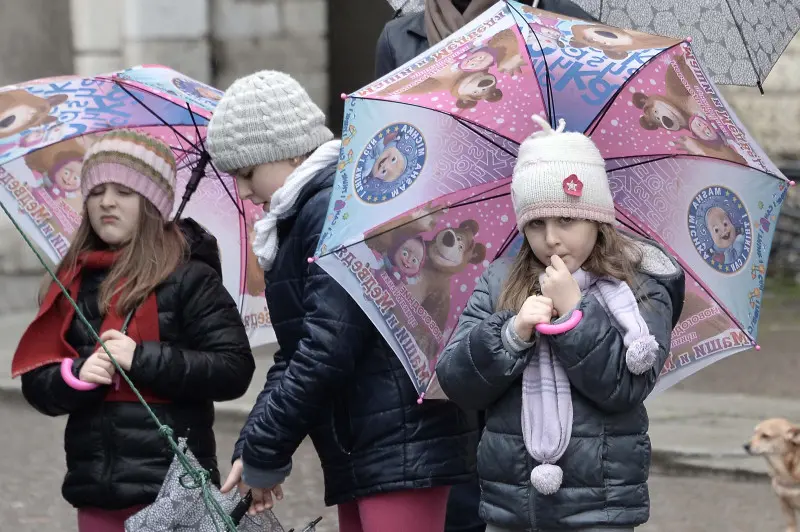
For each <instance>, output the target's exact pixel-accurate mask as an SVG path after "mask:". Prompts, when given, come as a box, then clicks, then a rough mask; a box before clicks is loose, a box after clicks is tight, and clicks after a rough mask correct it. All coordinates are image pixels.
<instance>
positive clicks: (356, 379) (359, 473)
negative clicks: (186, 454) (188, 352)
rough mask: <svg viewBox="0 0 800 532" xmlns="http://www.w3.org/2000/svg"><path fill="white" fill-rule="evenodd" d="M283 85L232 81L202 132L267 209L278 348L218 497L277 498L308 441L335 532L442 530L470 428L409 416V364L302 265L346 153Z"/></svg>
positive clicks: (311, 109)
mask: <svg viewBox="0 0 800 532" xmlns="http://www.w3.org/2000/svg"><path fill="white" fill-rule="evenodd" d="M324 122H325V116H324V115H323V113H322V111H321V110H320V109H319V108H318V107H317V106H316V105H315V104H314V103H313V102H312V101H311V99H310V98H309V96H308V94H307V93H306V91H305V90H303V88H302V87H301V86H300V85H299V84H298V83H297V82H296V81H295V80H294V79H292V78H291V77H290V76H289V75H287V74H284V73H281V72H275V71H262V72H257V73H255V74H252V75H250V76H247V77H244V78H242V79H239V80H237V81H236V82H234V83H233V85H231V87H230V88H229V89H228V90H227V91H226V93H225V95H224V96H223V98H222V100H221V101H220V102H219V104H218V106H217V109H216V111H215V113H214V116H213V117H212V119H211V123H210V124H209V128H208V147H209V151H210V153H211V156H212V161H213V163H214V164H215V165H216V166H217V168H219V169H221V170H224V171H226V172H229V173H231V174H233V175H235V176H236V181H237V184H238V190H239V194H240V196H241V197H242V198H243V199H248V200H250V201H253V202H255V203H256V204H259V205H263V206H264V216H263V218H261V220H259V221H258V222H256V224H255V227H254V229H255V233H256V236H255V239H254V243H253V251H254V252H255V254H256V256H257V257H258V261H259V264H260V265H261V266H262V268H264V270H265V281H266V287H267V288H266V298H267V305H268V307H269V313H270V318H271V322H272V326H273V328H274V330H275V335H276V336H277V340H278V346H279V350H278V352H277V353H276V354H275V364H274V365H273V366H272V367H271V368H270V370H269V373H268V374H267V376H266V383H265V384H264V390H263V391H262V392H261V394H260V395H259V397H258V399H257V400H256V404H255V406H254V407H253V410H252V412H251V414H250V416H249V419H248V420H247V422H246V424H245V426H244V428H243V429H242V431H241V437H240V438H239V441H238V442H237V444H236V448H235V450H234V454H233V466H232V469H231V473H230V475H229V476H228V479H227V481H226V482H225V484H224V485H223V487H222V490H223V491H229V490H231V489H233V488H234V487H237V486H238V488H239V489H240V491H242V492H246V491H247V490H250V491H251V492H252V493H253V500H254V503H253V507H252V508H251V511H252V512H257V511H261V510H263V509H264V508H265V507H270V506H271V505H272V504H273V497H275V498H277V499H281V498H282V497H283V493H282V490H281V483H282V482H283V481H284V479H285V478H286V477H287V476H288V475H289V474H290V472H291V468H292V455H293V454H294V452H295V450H296V449H297V447H298V445H300V443H301V442H302V441H303V440H304V439H305V437H306V436H310V437H311V440H312V442H313V443H314V446H315V448H316V450H317V453H318V454H319V457H320V461H321V463H322V471H323V474H324V477H325V501H326V503H327V504H328V505H338V506H339V508H338V510H339V530H341V531H343V532H406V531H409V530H414V531H416V532H442V530H443V529H444V521H445V511H446V505H447V497H448V493H449V489H450V486H451V485H453V484H457V483H465V482H469V481H470V480H471V479H472V478H474V471H475V464H474V456H470V454H469V453H468V452H467V451H466V449H468V448H469V446H470V442H471V441H472V442H473V443H474V441H475V438H476V437H477V433H476V431H474V430H473V427H474V424H473V423H470V420H469V416H467V415H466V414H464V413H463V412H461V411H460V410H459V409H458V407H457V406H456V405H454V404H453V403H448V402H444V401H425V402H424V403H423V404H422V405H418V404H417V401H416V399H417V395H416V393H415V389H414V387H413V385H412V383H411V381H410V380H409V379H408V377H407V376H406V373H405V370H404V369H403V365H402V364H401V362H400V360H399V359H398V357H397V356H396V355H395V354H394V353H393V352H392V350H391V348H390V347H389V346H388V345H387V344H386V342H385V341H384V340H383V338H382V336H381V334H380V333H379V332H378V331H377V329H376V328H375V327H374V326H373V325H372V323H371V322H370V320H369V318H367V316H366V315H365V314H364V312H363V311H362V310H361V308H360V307H359V305H358V303H357V302H356V301H355V300H354V299H353V298H352V297H351V296H350V295H349V294H348V293H347V291H346V290H345V289H344V288H342V286H341V285H339V283H338V282H336V281H335V280H334V279H333V278H331V277H330V276H328V275H327V274H326V273H325V271H323V270H322V269H321V268H320V267H319V266H318V265H317V264H315V263H313V262H312V263H310V262H309V261H308V258H309V257H311V256H312V255H313V253H314V250H315V249H316V247H317V242H318V240H319V236H320V233H321V232H322V228H323V225H324V222H325V216H326V215H327V211H328V204H329V203H330V198H331V192H332V186H333V181H334V177H335V175H336V167H337V164H338V158H339V148H340V146H341V142H340V141H338V140H332V139H333V134H332V133H331V132H330V131H329V130H328V128H327V127H325V124H324Z"/></svg>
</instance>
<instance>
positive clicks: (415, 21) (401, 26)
mask: <svg viewBox="0 0 800 532" xmlns="http://www.w3.org/2000/svg"><path fill="white" fill-rule="evenodd" d="M522 3H523V4H528V5H531V1H530V0H527V1H523V2H522ZM537 7H538V8H539V9H544V10H546V11H551V12H553V13H558V14H560V15H566V16H568V17H574V18H580V19H583V20H594V19H593V18H592V16H591V15H589V14H588V13H587V12H586V11H584V10H583V9H581V8H580V7H578V6H577V5H575V4H574V3H573V2H571V1H570V0H540V1H539V4H538V6H537ZM428 47H429V46H428V36H427V34H426V33H425V14H424V13H413V14H411V15H405V16H398V17H395V18H393V19H392V20H390V21H389V22H387V23H386V25H385V26H384V27H383V31H382V32H381V35H380V37H378V45H377V50H376V53H375V77H376V78H380V77H383V76H385V75H386V74H388V73H389V72H391V71H392V70H394V69H395V68H397V67H399V66H400V65H403V64H405V63H407V62H408V61H410V60H412V59H414V58H415V57H417V56H418V55H419V54H421V53H422V52H424V51H425V50H427V49H428Z"/></svg>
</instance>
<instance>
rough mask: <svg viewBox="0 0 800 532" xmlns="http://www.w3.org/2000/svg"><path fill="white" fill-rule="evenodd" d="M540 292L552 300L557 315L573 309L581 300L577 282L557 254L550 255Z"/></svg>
mask: <svg viewBox="0 0 800 532" xmlns="http://www.w3.org/2000/svg"><path fill="white" fill-rule="evenodd" d="M542 294H543V295H545V296H547V297H549V298H550V299H552V300H553V307H554V308H555V309H556V311H557V312H558V315H559V316H563V315H565V314H567V313H568V312H569V311H570V310H572V309H574V308H575V307H576V306H578V303H579V302H580V300H581V289H580V287H579V286H578V282H577V281H576V280H575V278H574V277H572V274H571V273H570V271H569V268H567V265H566V264H564V261H563V260H561V257H559V256H558V255H553V256H552V257H550V266H548V267H547V268H546V269H545V270H544V278H543V279H542Z"/></svg>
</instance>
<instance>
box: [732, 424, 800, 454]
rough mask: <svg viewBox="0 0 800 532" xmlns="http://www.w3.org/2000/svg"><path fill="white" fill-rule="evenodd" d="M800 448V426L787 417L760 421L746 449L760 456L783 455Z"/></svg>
mask: <svg viewBox="0 0 800 532" xmlns="http://www.w3.org/2000/svg"><path fill="white" fill-rule="evenodd" d="M798 448H800V427H798V426H797V425H794V424H792V423H791V422H789V421H788V420H786V419H782V418H771V419H767V420H764V421H762V422H761V423H759V424H758V425H757V426H756V428H755V430H753V436H752V437H751V438H750V441H748V442H747V443H745V444H744V450H745V451H747V452H748V453H749V454H752V455H758V456H783V455H785V454H787V453H790V452H795V451H796V450H797V449H798Z"/></svg>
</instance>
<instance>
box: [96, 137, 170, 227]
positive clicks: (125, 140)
mask: <svg viewBox="0 0 800 532" xmlns="http://www.w3.org/2000/svg"><path fill="white" fill-rule="evenodd" d="M176 173H177V171H176V167H175V156H174V155H173V154H172V149H170V147H169V146H167V145H166V144H164V143H163V142H161V141H160V140H158V139H155V138H153V137H151V136H149V135H145V134H143V133H137V132H135V131H131V130H125V129H120V130H117V131H112V132H111V133H106V134H105V135H103V136H102V137H100V140H98V141H97V142H95V143H94V144H93V145H92V147H91V148H89V151H87V152H86V155H85V156H84V158H83V167H82V169H81V195H82V196H83V201H84V202H85V201H86V199H87V198H88V197H89V192H90V191H91V190H92V189H93V188H94V187H96V186H98V185H102V184H104V183H116V184H118V185H122V186H125V187H128V188H129V189H131V190H133V191H135V192H138V193H139V194H141V195H142V196H144V197H145V198H147V199H148V200H149V201H150V202H151V203H152V204H153V205H155V207H156V209H158V211H159V212H160V213H161V216H163V218H164V221H167V220H169V216H170V213H171V212H172V207H173V203H174V201H175V179H176Z"/></svg>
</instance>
